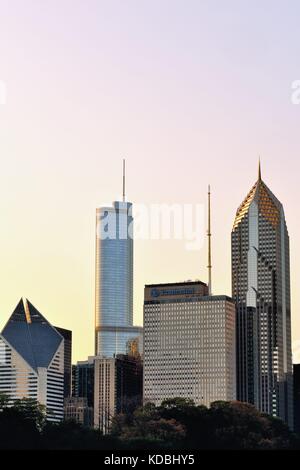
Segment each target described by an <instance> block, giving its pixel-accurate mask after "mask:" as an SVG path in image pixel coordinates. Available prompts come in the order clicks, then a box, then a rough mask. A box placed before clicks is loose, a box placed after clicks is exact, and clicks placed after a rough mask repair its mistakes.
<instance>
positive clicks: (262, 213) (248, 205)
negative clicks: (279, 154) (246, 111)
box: [231, 164, 293, 428]
mask: <svg viewBox="0 0 300 470" xmlns="http://www.w3.org/2000/svg"><path fill="white" fill-rule="evenodd" d="M231 246H232V297H233V299H234V300H235V302H236V307H237V397H238V399H239V400H240V401H245V402H249V403H252V404H254V405H255V406H256V407H257V408H258V409H259V410H260V411H262V412H264V413H268V414H270V415H273V416H278V417H280V418H282V419H283V420H284V421H285V422H286V423H287V424H288V425H289V426H290V427H291V428H292V427H293V370H292V353H291V307H290V304H291V301H290V260H289V235H288V230H287V225H286V221H285V215H284V209H283V206H282V204H281V203H280V202H279V201H278V199H277V198H276V197H275V196H274V194H273V193H272V191H271V190H270V189H269V188H268V186H267V185H266V184H265V183H264V181H263V179H262V175H261V166H260V164H259V171H258V179H257V181H256V183H255V184H254V186H253V187H252V188H251V190H250V191H249V193H248V195H247V196H246V198H245V199H244V201H243V202H242V204H241V205H240V207H239V208H238V210H237V213H236V217H235V220H234V224H233V229H232V235H231Z"/></svg>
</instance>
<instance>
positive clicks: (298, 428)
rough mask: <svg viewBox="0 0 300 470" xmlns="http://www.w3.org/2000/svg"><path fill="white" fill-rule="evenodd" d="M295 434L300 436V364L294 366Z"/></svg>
mask: <svg viewBox="0 0 300 470" xmlns="http://www.w3.org/2000/svg"><path fill="white" fill-rule="evenodd" d="M294 413H295V432H296V433H298V434H300V364H294Z"/></svg>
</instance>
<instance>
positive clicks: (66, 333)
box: [55, 326, 72, 398]
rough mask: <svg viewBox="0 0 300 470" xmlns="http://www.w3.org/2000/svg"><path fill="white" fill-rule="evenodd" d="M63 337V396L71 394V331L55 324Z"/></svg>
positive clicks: (66, 396)
mask: <svg viewBox="0 0 300 470" xmlns="http://www.w3.org/2000/svg"><path fill="white" fill-rule="evenodd" d="M55 329H56V331H58V333H59V334H61V335H62V337H63V338H64V397H65V398H68V397H70V396H71V386H72V331H70V330H66V329H65V328H59V327H57V326H55Z"/></svg>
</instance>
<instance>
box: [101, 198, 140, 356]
mask: <svg viewBox="0 0 300 470" xmlns="http://www.w3.org/2000/svg"><path fill="white" fill-rule="evenodd" d="M142 331H143V329H142V328H141V327H135V326H133V217H132V204H131V203H129V202H125V201H123V202H118V201H117V202H114V203H113V205H112V207H101V208H99V209H97V212H96V302H95V354H96V355H100V356H105V357H114V355H116V354H126V353H127V352H128V349H130V345H131V342H132V340H133V339H137V341H138V342H139V343H140V352H141V348H142Z"/></svg>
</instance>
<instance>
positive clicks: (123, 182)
mask: <svg viewBox="0 0 300 470" xmlns="http://www.w3.org/2000/svg"><path fill="white" fill-rule="evenodd" d="M123 202H125V158H123Z"/></svg>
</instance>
